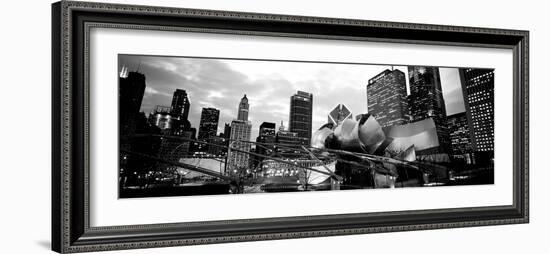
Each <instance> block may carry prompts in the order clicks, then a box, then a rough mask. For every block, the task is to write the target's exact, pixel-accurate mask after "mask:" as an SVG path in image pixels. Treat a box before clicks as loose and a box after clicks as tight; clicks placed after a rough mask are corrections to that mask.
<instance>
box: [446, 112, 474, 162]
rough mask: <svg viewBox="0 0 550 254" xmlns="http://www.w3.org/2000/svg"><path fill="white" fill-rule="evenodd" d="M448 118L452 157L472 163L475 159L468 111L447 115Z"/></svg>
mask: <svg viewBox="0 0 550 254" xmlns="http://www.w3.org/2000/svg"><path fill="white" fill-rule="evenodd" d="M447 120H448V122H449V124H448V126H449V135H450V137H451V150H452V157H453V158H454V159H455V160H462V161H464V162H465V163H467V164H472V163H473V162H474V159H473V147H472V139H471V128H470V125H469V124H468V117H467V114H466V112H462V113H457V114H454V115H450V116H448V117H447Z"/></svg>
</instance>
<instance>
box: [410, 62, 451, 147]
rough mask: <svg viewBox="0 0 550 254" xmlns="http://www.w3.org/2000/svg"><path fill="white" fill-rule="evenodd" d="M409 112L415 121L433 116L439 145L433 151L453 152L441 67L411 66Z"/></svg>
mask: <svg viewBox="0 0 550 254" xmlns="http://www.w3.org/2000/svg"><path fill="white" fill-rule="evenodd" d="M408 71H409V86H410V95H409V97H408V98H409V110H410V111H409V112H410V116H411V119H412V121H413V122H415V121H420V120H424V119H426V118H432V119H433V121H434V123H435V125H436V130H437V136H438V141H439V147H438V149H437V151H430V152H433V153H443V154H450V153H451V140H450V136H449V128H448V126H447V111H446V108H445V101H444V100H443V92H442V89H441V78H440V75H439V68H437V67H425V66H409V67H408Z"/></svg>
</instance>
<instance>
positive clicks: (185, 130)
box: [117, 54, 495, 198]
mask: <svg viewBox="0 0 550 254" xmlns="http://www.w3.org/2000/svg"><path fill="white" fill-rule="evenodd" d="M117 73H118V86H119V87H118V91H119V95H118V116H119V117H118V119H119V123H118V126H119V172H118V175H119V179H118V181H119V198H140V197H162V196H192V195H213V194H249V193H274V192H308V191H332V190H357V189H379V188H388V189H390V188H409V187H436V186H441V187H444V186H456V185H479V184H493V183H494V161H493V160H494V149H495V148H494V86H495V77H494V69H487V68H473V67H472V68H470V67H460V68H458V67H441V66H399V65H384V64H367V63H331V62H304V61H281V60H276V61H275V60H265V59H223V58H201V57H179V56H148V55H127V54H120V55H119V56H118V70H117ZM365 191H368V190H365Z"/></svg>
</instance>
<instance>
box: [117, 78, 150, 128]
mask: <svg viewBox="0 0 550 254" xmlns="http://www.w3.org/2000/svg"><path fill="white" fill-rule="evenodd" d="M123 70H124V68H123ZM144 93H145V75H143V74H141V73H139V72H134V71H132V72H128V71H127V69H126V71H125V72H124V73H123V75H122V74H121V75H120V78H119V84H118V99H119V100H118V101H119V104H118V105H119V106H118V110H119V111H118V112H119V128H120V133H121V135H130V134H132V133H133V132H135V128H136V126H135V125H136V117H137V116H138V114H139V109H140V108H141V102H142V100H143V94H144Z"/></svg>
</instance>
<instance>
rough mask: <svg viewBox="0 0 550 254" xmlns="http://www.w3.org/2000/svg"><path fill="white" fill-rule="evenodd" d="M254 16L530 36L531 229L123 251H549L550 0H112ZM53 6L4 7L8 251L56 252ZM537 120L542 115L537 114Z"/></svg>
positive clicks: (0, 217)
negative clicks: (324, 18) (52, 247)
mask: <svg viewBox="0 0 550 254" xmlns="http://www.w3.org/2000/svg"><path fill="white" fill-rule="evenodd" d="M112 2H122V3H132V4H149V5H153V4H154V5H167V6H181V7H189V8H205V9H219V10H233V11H248V12H267V13H280V14H295V15H313V16H328V17H342V18H358V19H371V20H386V21H400V22H419V23H433V24H445V25H461V26H482V27H493V28H512V29H526V30H530V31H531V44H530V48H531V55H530V57H531V63H530V64H531V73H530V75H531V93H530V94H531V106H530V107H531V120H530V121H531V123H530V125H531V130H530V131H531V177H530V178H531V223H530V224H526V225H506V226H493V227H478V228H462V229H444V230H430V231H415V232H400V233H386V234H370V235H354V236H339V237H328V238H309V239H293V240H279V241H263V242H246V243H233V244H217V245H206V246H190V247H175V248H163V249H148V250H147V249H146V250H132V251H124V252H121V253H181V252H185V253H189V254H191V253H222V252H223V253H297V252H300V253H310V252H315V253H346V252H358V253H366V252H373V253H376V252H384V253H402V252H408V253H417V252H422V253H482V252H490V253H503V252H504V253H509V252H527V253H547V252H548V250H547V248H548V247H547V245H546V241H547V238H548V236H547V233H546V232H547V231H548V228H547V226H550V220H549V213H550V202H549V201H548V198H547V196H546V194H547V193H548V192H549V191H550V188H549V185H550V184H549V183H550V174H549V170H548V165H546V164H544V163H543V162H544V158H545V155H546V149H547V146H546V143H547V142H549V141H550V140H549V139H548V138H549V133H548V131H547V126H548V124H550V121H549V120H548V117H545V116H544V115H543V114H544V113H543V112H544V111H545V110H546V109H547V108H548V106H547V104H546V103H545V101H546V100H547V99H546V98H547V97H548V96H547V95H548V94H549V93H550V88H549V87H550V83H549V77H548V74H547V73H548V70H547V68H549V67H550V66H549V64H548V57H549V56H550V52H549V49H548V47H550V32H549V31H548V26H547V25H545V23H547V22H549V21H550V19H549V18H548V16H547V10H548V9H549V8H548V6H546V4H545V2H544V1H479V0H461V1H449V2H446V1H437V0H434V1H429V0H416V1H407V0H393V1H376V2H367V1H351V0H339V1H319V0H318V1H313V0H307V1H306V0H302V1H297V0H294V1H292V0H277V1H274V0H269V1H246V0H232V1H223V0H193V1H176V0H172V1H168V0H157V1H152V0H149V1H145V0H133V1H124V0H118V1H112ZM50 3H51V2H50V1H43V0H42V1H39V0H32V1H31V0H28V1H9V2H5V3H3V6H2V11H1V15H0V19H1V22H0V26H1V29H0V32H1V34H2V40H1V44H0V45H1V46H0V51H1V54H0V65H1V66H0V86H1V88H2V90H1V91H0V109H1V110H2V112H3V114H4V115H3V117H2V121H1V124H0V133H1V134H0V135H2V136H1V138H0V144H1V146H0V147H1V149H2V150H1V153H0V154H1V156H0V170H1V171H2V174H1V176H2V177H1V178H0V198H1V203H0V204H1V209H0V237H1V239H2V241H1V242H2V243H1V244H0V253H47V252H48V251H49V248H50V247H49V245H50V240H49V239H50V116H51V114H50V101H51V100H50V85H51V84H50V59H51V58H50ZM537 115H538V116H539V117H536V116H537Z"/></svg>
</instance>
